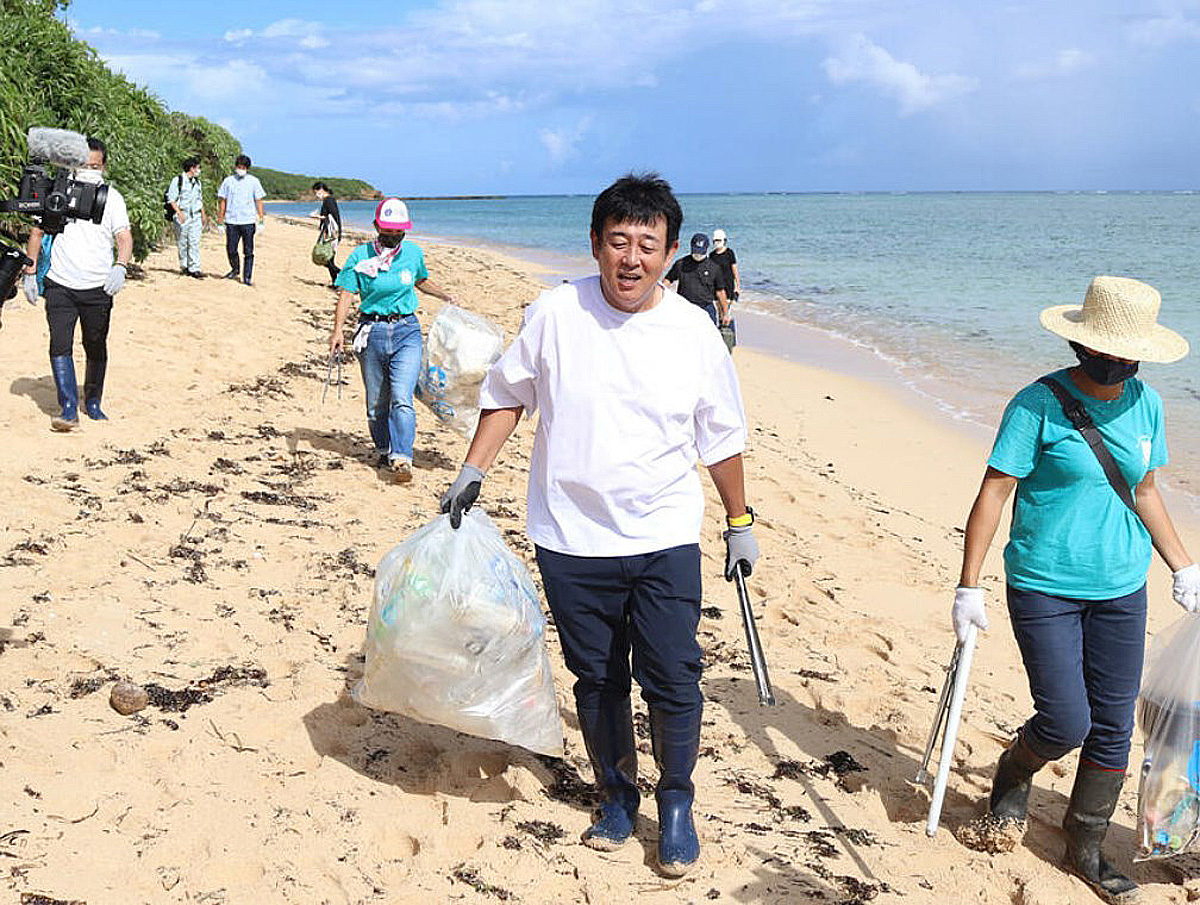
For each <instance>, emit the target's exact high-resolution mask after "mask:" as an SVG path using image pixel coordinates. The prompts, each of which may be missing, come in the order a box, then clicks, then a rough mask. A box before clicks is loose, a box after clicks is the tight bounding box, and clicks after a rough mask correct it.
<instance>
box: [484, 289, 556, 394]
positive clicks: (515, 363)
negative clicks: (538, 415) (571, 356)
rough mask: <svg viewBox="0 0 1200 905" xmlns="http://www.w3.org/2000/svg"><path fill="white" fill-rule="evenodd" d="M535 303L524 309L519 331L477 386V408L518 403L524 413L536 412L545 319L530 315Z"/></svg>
mask: <svg viewBox="0 0 1200 905" xmlns="http://www.w3.org/2000/svg"><path fill="white" fill-rule="evenodd" d="M536 304H537V303H536V302H535V303H534V305H530V306H529V308H527V309H526V311H525V323H524V324H522V326H521V332H520V333H518V334H517V338H516V339H514V340H513V342H512V345H510V346H509V347H508V348H507V349H505V350H504V354H503V355H501V356H500V358H499V359H498V360H497V361H496V363H495V364H494V365H492V367H491V369H490V370H489V371H488V372H487V376H486V377H484V379H483V385H482V386H481V387H480V388H479V407H480V408H482V409H503V408H514V407H516V406H518V405H519V406H522V407H524V409H525V413H526V414H527V415H533V413H534V412H536V411H537V405H538V398H537V381H538V377H539V375H540V367H539V366H540V363H541V357H542V356H541V346H542V334H543V331H544V327H545V321H546V318H544V317H536V316H532V315H534V314H535V310H534V306H535V305H536Z"/></svg>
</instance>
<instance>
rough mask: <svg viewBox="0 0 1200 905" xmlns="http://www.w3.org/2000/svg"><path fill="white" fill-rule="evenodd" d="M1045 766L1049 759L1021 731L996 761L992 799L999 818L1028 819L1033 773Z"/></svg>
mask: <svg viewBox="0 0 1200 905" xmlns="http://www.w3.org/2000/svg"><path fill="white" fill-rule="evenodd" d="M1044 766H1046V759H1045V758H1044V757H1039V756H1038V755H1037V754H1035V753H1034V752H1033V750H1032V749H1031V748H1030V747H1029V746H1028V745H1027V744H1025V739H1024V737H1023V736H1021V734H1020V733H1018V734H1017V737H1016V738H1015V739H1014V740H1013V742H1012V744H1011V745H1009V746H1008V747H1007V748H1005V749H1004V753H1003V754H1001V755H1000V760H998V761H997V762H996V775H995V777H994V778H993V779H992V795H991V798H989V799H988V811H989V813H990V814H991V815H992V816H993V817H994V818H996V819H997V820H1010V821H1016V822H1017V823H1024V822H1025V818H1026V816H1027V815H1028V812H1029V789H1030V788H1031V787H1032V785H1033V774H1034V773H1036V772H1037V771H1038V770H1040V769H1042V767H1044Z"/></svg>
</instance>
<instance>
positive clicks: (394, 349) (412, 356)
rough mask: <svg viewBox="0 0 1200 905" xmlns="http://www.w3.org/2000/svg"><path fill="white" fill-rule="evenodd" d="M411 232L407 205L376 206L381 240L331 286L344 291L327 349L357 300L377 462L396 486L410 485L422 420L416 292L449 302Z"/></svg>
mask: <svg viewBox="0 0 1200 905" xmlns="http://www.w3.org/2000/svg"><path fill="white" fill-rule="evenodd" d="M410 229H412V221H411V220H410V219H409V216H408V208H407V206H405V204H404V202H403V201H401V200H400V199H399V198H384V199H383V200H382V201H381V202H379V206H378V207H377V208H376V209H375V230H376V233H377V237H376V239H375V240H374V241H373V242H367V243H366V244H364V245H360V246H358V248H356V249H354V251H353V252H352V253H351V254H350V257H349V258H347V259H346V263H345V264H343V265H342V270H341V273H339V274H338V277H337V280H336V281H335V282H334V285H335V286H336V287H337V288H338V289H340V290H341V291H340V292H339V293H338V302H337V309H336V311H335V313H334V318H333V332H332V333H330V334H329V348H330V351H331V352H339V353H340V352H341V350H342V346H343V343H344V339H343V336H342V332H343V326H344V325H345V322H346V312H347V311H348V310H349V309H350V303H351V299H352V296H354V295H357V296H358V298H359V303H358V329H357V330H355V332H354V341H353V348H354V351H355V352H356V353H358V363H359V365H360V367H361V368H362V376H363V385H364V386H365V387H366V391H367V424H368V426H369V427H370V430H371V439H372V440H373V441H374V443H375V451H376V452H377V453H378V454H379V464H380V465H385V464H386V465H387V466H388V468H389V469H390V471H391V476H392V480H394V481H395V482H396V483H397V484H407V483H408V482H409V481H411V480H412V454H413V438H414V436H415V435H416V423H417V419H416V413H415V412H414V411H413V389H414V388H415V387H416V385H417V374H418V372H419V371H420V368H421V324H420V322H419V321H418V320H417V315H416V311H417V307H418V305H419V301H418V299H417V294H416V291H415V290H417V289H420V290H421V291H422V292H424V293H427V294H429V295H432V296H434V297H435V298H439V299H441V300H442V301H444V302H449V301H450V295H449V293H447V292H445V291H444V290H442V289H440V288H438V287H437V286H435V285H433V283H431V282H430V281H429V272H428V271H427V270H426V269H425V255H424V253H423V252H422V251H421V248H420V246H418V245H416V244H414V243H412V242H405V241H404V234H405V232H407V231H408V230H410Z"/></svg>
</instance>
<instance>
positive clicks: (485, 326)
mask: <svg viewBox="0 0 1200 905" xmlns="http://www.w3.org/2000/svg"><path fill="white" fill-rule="evenodd" d="M503 352H504V332H503V331H502V330H500V328H499V327H497V326H496V325H495V324H493V323H492V322H491V321H489V320H488V319H487V318H486V317H483V316H482V315H479V314H475V313H474V312H471V311H467V310H465V309H463V308H459V307H458V306H456V305H445V306H443V307H442V310H441V311H440V312H438V316H437V317H436V318H434V321H433V323H432V324H431V325H430V326H429V335H428V336H427V337H426V339H425V343H424V346H423V348H422V351H421V373H420V375H419V376H418V378H417V398H418V399H420V400H421V401H422V402H424V403H425V404H426V405H428V406H429V408H430V409H432V410H433V413H434V414H435V415H437V416H438V418H439V419H440V420H441V421H442V422H443V423H444V424H446V425H447V426H448V427H450V428H451V429H452V430H454V431H455V432H456V433H458V434H461V435H462V436H464V437H470V436H471V435H472V434H473V433H474V431H475V425H476V423H477V422H478V421H479V388H480V386H481V385H482V384H483V378H484V377H486V376H487V372H488V369H489V368H490V367H491V366H492V365H493V364H495V363H496V360H497V359H498V358H499V357H500V355H501V354H502V353H503Z"/></svg>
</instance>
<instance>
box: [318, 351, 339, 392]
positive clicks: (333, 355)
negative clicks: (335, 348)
mask: <svg viewBox="0 0 1200 905" xmlns="http://www.w3.org/2000/svg"><path fill="white" fill-rule="evenodd" d="M335 362H336V363H337V397H338V402H341V401H342V353H341V352H330V353H329V367H328V368H327V369H326V370H325V389H323V390H321V404H322V405H324V404H325V397H326V396H327V395H328V394H329V384H330V383H331V382H332V381H333V365H334V363H335Z"/></svg>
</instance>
